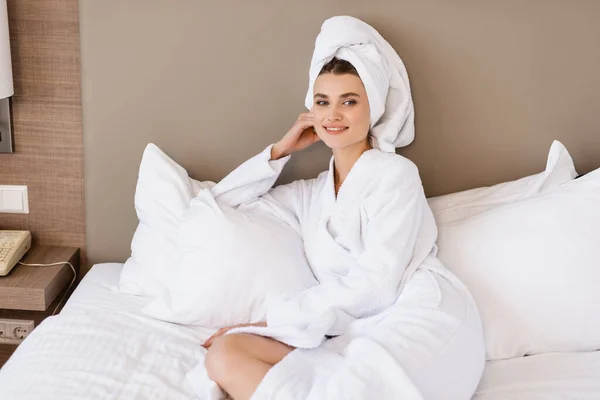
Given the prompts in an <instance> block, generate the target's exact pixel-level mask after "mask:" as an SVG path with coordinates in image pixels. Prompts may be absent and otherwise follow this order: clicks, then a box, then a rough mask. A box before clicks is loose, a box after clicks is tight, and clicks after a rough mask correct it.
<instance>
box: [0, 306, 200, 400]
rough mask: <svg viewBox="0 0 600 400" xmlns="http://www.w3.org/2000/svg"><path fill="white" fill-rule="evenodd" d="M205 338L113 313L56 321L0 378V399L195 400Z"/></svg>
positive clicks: (20, 349)
mask: <svg viewBox="0 0 600 400" xmlns="http://www.w3.org/2000/svg"><path fill="white" fill-rule="evenodd" d="M205 337H206V334H202V333H200V332H196V331H194V330H192V329H189V328H186V327H182V326H177V325H174V324H169V323H165V322H160V321H154V320H152V319H150V318H147V317H142V316H137V315H134V314H131V313H120V312H91V313H73V314H65V315H57V316H55V317H51V318H48V319H46V320H45V321H43V322H42V324H40V326H39V327H38V328H36V329H34V331H33V332H32V334H31V336H30V337H29V338H28V339H27V340H25V341H24V342H23V344H22V345H21V346H19V347H18V348H17V351H16V352H15V354H14V355H13V357H12V358H11V359H10V360H9V361H8V362H7V364H5V366H4V368H3V369H2V370H1V372H0V399H19V400H25V399H31V400H34V399H35V400H46V399H48V400H50V399H53V400H54V399H61V400H67V399H78V400H81V399H89V400H92V399H132V400H133V399H173V400H175V399H194V398H195V396H194V395H193V392H192V389H191V387H190V386H189V383H188V382H187V380H186V379H185V373H186V372H187V371H188V370H190V369H191V368H192V367H194V366H195V365H196V364H198V362H199V361H200V360H201V359H202V358H203V357H202V353H203V352H204V349H202V347H201V346H200V344H201V343H202V339H204V338H205Z"/></svg>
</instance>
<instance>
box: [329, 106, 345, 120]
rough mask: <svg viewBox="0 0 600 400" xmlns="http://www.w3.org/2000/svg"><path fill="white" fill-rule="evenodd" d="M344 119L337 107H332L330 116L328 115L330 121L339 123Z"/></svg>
mask: <svg viewBox="0 0 600 400" xmlns="http://www.w3.org/2000/svg"><path fill="white" fill-rule="evenodd" d="M341 119H342V115H341V114H340V113H339V112H338V110H337V107H332V108H331V111H330V112H329V115H327V120H328V121H339V120H341Z"/></svg>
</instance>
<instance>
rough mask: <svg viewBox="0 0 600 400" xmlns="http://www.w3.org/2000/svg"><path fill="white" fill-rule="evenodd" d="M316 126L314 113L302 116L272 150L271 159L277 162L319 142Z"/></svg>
mask: <svg viewBox="0 0 600 400" xmlns="http://www.w3.org/2000/svg"><path fill="white" fill-rule="evenodd" d="M314 124H315V123H314V116H313V113H312V112H307V113H302V114H300V116H299V117H298V119H297V120H296V123H295V124H294V126H292V127H291V128H290V130H289V131H288V132H287V133H286V134H285V136H284V137H282V138H281V139H280V140H279V142H277V143H276V144H275V145H274V146H273V148H272V149H271V159H272V160H277V159H279V158H281V157H285V156H287V155H288V154H292V153H294V152H296V151H300V150H304V149H305V148H307V147H309V146H310V145H312V144H314V143H316V142H318V141H319V140H320V138H319V136H318V135H317V133H316V131H315V129H314Z"/></svg>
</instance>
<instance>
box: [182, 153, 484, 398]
mask: <svg viewBox="0 0 600 400" xmlns="http://www.w3.org/2000/svg"><path fill="white" fill-rule="evenodd" d="M271 147H272V146H268V147H267V148H266V149H265V150H264V151H263V152H261V153H260V154H258V155H257V156H255V157H253V158H251V159H250V160H248V161H246V162H245V163H244V164H242V165H241V166H239V167H238V168H237V169H235V170H234V171H233V172H232V173H230V174H229V175H228V176H227V177H225V178H224V179H223V180H222V181H220V182H219V183H218V184H217V185H216V186H214V187H213V188H212V193H213V195H214V196H215V198H216V199H217V201H220V202H224V203H226V204H228V205H230V206H234V207H236V206H237V207H240V208H256V207H258V208H262V209H264V210H266V211H268V212H271V213H273V214H275V215H277V216H278V217H280V218H282V219H283V220H285V221H286V222H288V223H289V224H290V225H291V226H292V227H293V228H294V229H296V230H297V231H298V232H299V233H300V234H301V236H302V238H303V239H304V245H305V251H306V256H307V259H308V261H309V263H310V266H311V268H312V270H313V272H314V274H315V276H316V278H317V279H318V281H319V285H317V286H314V287H311V288H309V289H306V290H304V291H301V292H298V293H291V294H289V295H287V296H285V297H283V298H280V299H277V300H275V301H273V302H271V303H270V304H269V305H268V308H267V324H268V327H267V328H257V327H252V328H241V329H235V330H232V331H230V332H229V333H230V334H233V333H241V332H246V333H255V334H259V335H263V336H269V337H273V338H276V339H278V340H280V341H282V342H285V343H288V344H290V345H292V346H294V347H297V348H298V349H297V350H294V351H293V352H292V353H290V354H289V355H288V356H287V357H285V358H284V359H283V360H282V361H281V362H280V363H278V364H277V365H275V366H274V367H273V368H272V369H271V371H270V372H269V373H268V374H267V376H266V377H265V379H264V380H263V382H262V383H261V384H260V386H259V388H258V389H257V392H256V393H255V395H254V397H253V399H272V398H274V399H329V398H331V399H444V400H452V399H468V398H470V396H471V394H472V393H473V392H474V390H475V389H476V385H477V383H478V381H479V377H480V375H481V372H482V369H483V363H484V358H485V355H484V347H483V336H482V332H481V325H480V320H479V316H478V313H477V309H476V307H475V304H474V302H473V300H472V298H471V296H470V294H469V293H468V291H467V290H466V288H465V287H464V286H463V285H462V284H461V283H460V282H459V281H458V280H457V279H456V278H455V277H454V276H453V275H452V274H450V273H449V272H448V271H447V270H446V269H444V268H443V266H442V265H441V263H440V261H439V260H438V259H437V258H436V256H435V254H436V251H437V249H436V246H435V241H436V237H437V228H436V224H435V221H434V218H433V215H432V212H431V210H430V209H429V206H428V204H427V200H426V198H425V195H424V192H423V188H422V185H421V180H420V177H419V173H418V170H417V168H416V166H415V165H414V164H413V163H412V162H411V161H410V160H408V159H406V158H404V157H401V156H399V155H396V154H395V153H388V152H383V151H380V150H378V149H372V150H368V151H366V152H364V153H363V154H362V155H361V156H360V158H359V159H358V160H357V161H356V163H355V164H354V166H353V167H352V169H351V171H350V173H349V174H348V176H347V177H346V179H345V180H344V182H343V184H342V186H341V188H340V190H339V193H338V195H337V196H336V195H335V191H334V180H333V158H332V159H331V161H330V167H329V170H328V171H325V172H323V173H321V174H320V175H319V176H318V177H317V178H315V179H310V180H298V181H295V182H292V183H290V184H287V185H281V186H278V187H276V188H272V186H273V184H274V183H275V181H276V179H277V178H278V176H279V174H280V172H281V170H282V169H283V167H284V165H285V164H286V162H287V161H288V160H289V158H290V156H288V157H285V158H282V159H280V160H270V156H271ZM331 336H336V337H335V338H333V339H330V340H326V337H331ZM193 376H194V374H192V375H191V376H190V379H192V377H193Z"/></svg>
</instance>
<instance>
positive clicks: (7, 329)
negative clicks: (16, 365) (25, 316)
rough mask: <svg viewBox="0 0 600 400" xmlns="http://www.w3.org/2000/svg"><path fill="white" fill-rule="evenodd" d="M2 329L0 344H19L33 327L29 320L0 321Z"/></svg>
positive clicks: (33, 324) (4, 319)
mask: <svg viewBox="0 0 600 400" xmlns="http://www.w3.org/2000/svg"><path fill="white" fill-rule="evenodd" d="M1 327H4V338H3V339H2V338H0V343H7V344H19V343H21V342H22V341H23V340H24V339H25V338H26V337H27V336H29V334H30V333H31V331H33V328H34V327H35V323H34V322H33V321H31V320H21V319H9V318H3V319H0V328H1Z"/></svg>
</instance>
